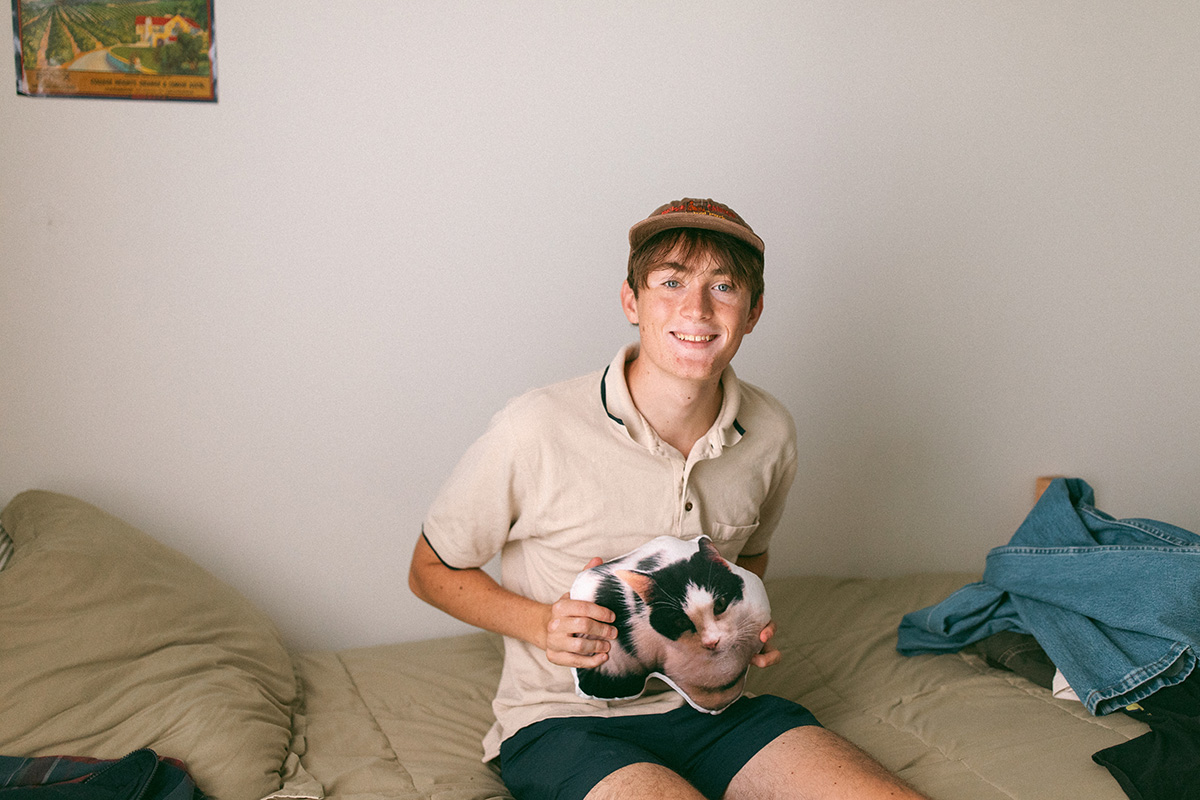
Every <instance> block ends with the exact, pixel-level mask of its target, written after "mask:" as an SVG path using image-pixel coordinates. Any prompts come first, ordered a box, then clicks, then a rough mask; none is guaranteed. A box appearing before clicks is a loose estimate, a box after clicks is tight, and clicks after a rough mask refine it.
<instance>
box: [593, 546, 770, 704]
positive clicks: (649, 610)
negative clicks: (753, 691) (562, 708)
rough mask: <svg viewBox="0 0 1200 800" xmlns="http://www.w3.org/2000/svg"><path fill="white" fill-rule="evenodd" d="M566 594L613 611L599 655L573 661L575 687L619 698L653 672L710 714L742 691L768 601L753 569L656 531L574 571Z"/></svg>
mask: <svg viewBox="0 0 1200 800" xmlns="http://www.w3.org/2000/svg"><path fill="white" fill-rule="evenodd" d="M571 597H573V598H575V599H577V600H588V601H591V602H593V603H596V604H598V605H602V606H604V607H605V608H608V609H611V610H612V612H613V613H614V614H616V615H617V619H616V622H615V623H614V625H615V626H616V628H617V638H616V639H615V640H614V641H613V643H612V649H611V650H610V651H609V657H608V660H607V661H605V662H604V663H603V664H601V665H600V666H599V667H595V668H593V669H583V668H573V669H572V670H571V671H572V672H573V673H574V675H575V691H576V692H577V693H578V694H579V695H580V696H581V697H587V698H590V699H594V700H627V699H630V698H633V697H638V696H640V695H641V694H642V692H644V691H645V689H646V681H647V680H649V679H650V677H651V676H655V677H659V678H662V679H663V680H664V681H666V682H667V683H668V684H669V685H670V686H671V687H672V688H674V689H675V690H676V691H677V692H679V693H680V694H681V695H683V697H684V698H685V699H686V700H687V701H688V703H690V704H691V705H692V707H694V708H695V709H697V710H698V711H703V712H705V713H708V714H719V713H720V712H722V711H724V710H725V709H726V708H727V707H728V706H729V705H730V704H731V703H733V701H734V700H737V699H738V698H739V697H741V695H742V691H743V690H744V688H745V685H746V672H747V669H748V667H749V664H750V658H751V657H752V656H753V655H754V654H755V653H758V652H759V651H760V650H762V641H761V640H760V639H759V634H760V633H761V632H762V629H763V628H765V627H766V626H767V623H768V622H770V620H771V604H770V601H769V600H767V591H766V589H765V588H764V587H763V582H762V580H761V579H759V577H758V576H757V575H755V574H754V573H752V572H750V571H748V570H745V569H743V568H741V567H739V566H737V565H736V564H734V563H732V562H730V561H727V560H725V559H724V558H722V557H721V554H720V553H718V552H717V548H716V547H714V546H713V543H712V542H711V541H710V540H709V539H708V537H706V536H701V537H700V538H699V539H693V540H690V541H684V540H681V539H676V538H674V537H671V536H660V537H658V538H657V539H654V540H652V541H650V542H647V543H646V544H644V545H642V546H641V547H639V548H637V549H636V550H633V551H632V552H630V553H627V554H625V555H623V556H621V557H619V558H615V559H613V560H612V561H607V562H605V563H603V564H601V565H600V566H597V567H593V568H591V569H587V570H584V571H583V572H581V573H579V575H578V576H577V577H576V578H575V582H574V583H573V584H572V586H571Z"/></svg>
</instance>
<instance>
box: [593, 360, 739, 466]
mask: <svg viewBox="0 0 1200 800" xmlns="http://www.w3.org/2000/svg"><path fill="white" fill-rule="evenodd" d="M638 351H639V346H638V345H637V344H636V343H635V344H630V345H626V346H625V347H622V348H621V349H620V351H618V352H617V355H616V356H615V357H614V358H613V360H612V362H611V363H610V364H609V365H608V367H607V368H606V369H605V370H604V374H603V375H602V376H601V378H600V404H601V406H602V407H603V409H604V413H605V414H607V415H608V419H609V421H610V422H611V423H612V424H613V425H614V426H617V427H619V428H620V429H621V430H622V431H623V432H624V433H625V435H627V436H629V438H630V439H633V441H635V442H637V443H638V444H640V445H641V446H642V447H645V448H647V449H649V450H660V449H661V448H662V447H663V446H664V445H663V443H662V441H661V440H660V439H659V438H658V434H657V433H655V432H654V429H653V428H651V427H650V423H648V422H647V421H646V418H645V417H643V416H642V415H641V412H639V411H638V410H637V406H635V405H634V403H633V396H632V395H630V394H629V384H628V383H627V382H626V380H625V365H626V364H627V363H629V362H630V361H632V360H633V359H635V358H637V355H638ZM721 388H722V390H723V396H722V398H721V410H720V411H719V412H717V419H716V422H714V423H713V425H712V427H711V428H709V430H708V433H707V434H706V435H705V440H706V441H707V442H708V444H709V448H708V451H709V452H708V457H709V458H713V457H715V456H718V455H720V453H721V449H722V448H724V447H730V446H732V445H734V444H737V443H738V441H740V440H741V438H742V436H743V435H745V433H746V431H745V429H744V428H743V427H742V426H741V424H739V423H738V420H737V413H738V409H739V408H740V407H741V402H742V389H741V383H740V382H739V381H738V379H737V375H735V374H734V372H733V367H732V366H727V367H725V371H724V372H722V373H721ZM684 456H685V457H686V456H687V453H684Z"/></svg>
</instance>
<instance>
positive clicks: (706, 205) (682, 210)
mask: <svg viewBox="0 0 1200 800" xmlns="http://www.w3.org/2000/svg"><path fill="white" fill-rule="evenodd" d="M667 214H707V215H708V216H710V217H721V218H722V219H727V220H729V221H730V222H735V223H737V224H738V225H743V226H745V227H750V226H749V225H746V222H745V220H743V219H742V218H741V217H739V216H738V215H737V214H736V213H735V212H734V211H733V210H732V209H730V208H727V207H725V206H723V205H721V204H720V203H716V202H714V201H712V200H703V201H701V200H681V201H680V202H679V203H678V204H668V205H667V206H665V207H664V208H662V209H661V210H660V211H659V212H658V215H659V216H664V217H665V216H666V215H667Z"/></svg>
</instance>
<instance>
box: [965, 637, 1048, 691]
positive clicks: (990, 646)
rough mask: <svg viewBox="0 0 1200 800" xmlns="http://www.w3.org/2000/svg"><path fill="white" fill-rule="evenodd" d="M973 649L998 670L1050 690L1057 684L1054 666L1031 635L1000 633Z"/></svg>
mask: <svg viewBox="0 0 1200 800" xmlns="http://www.w3.org/2000/svg"><path fill="white" fill-rule="evenodd" d="M971 648H972V649H973V650H974V651H975V652H977V653H979V654H980V655H981V656H983V657H984V659H985V660H986V661H987V663H988V664H989V665H991V666H993V667H995V668H997V669H1007V670H1010V671H1012V672H1015V673H1017V674H1018V675H1020V676H1021V677H1023V678H1028V679H1029V680H1031V681H1033V682H1034V683H1036V684H1037V685H1038V686H1042V687H1044V688H1046V689H1049V688H1051V687H1052V686H1053V684H1054V673H1055V668H1054V664H1053V663H1051V661H1050V658H1049V656H1047V655H1046V651H1045V650H1043V649H1042V646H1041V645H1040V644H1038V641H1037V639H1035V638H1033V636H1031V635H1030V634H1028V633H1017V632H1016V631H1000V632H999V633H994V634H992V635H991V636H989V637H987V638H986V639H981V640H980V641H978V642H976V643H975V644H973V645H971Z"/></svg>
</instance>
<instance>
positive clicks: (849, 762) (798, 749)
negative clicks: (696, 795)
mask: <svg viewBox="0 0 1200 800" xmlns="http://www.w3.org/2000/svg"><path fill="white" fill-rule="evenodd" d="M772 798H778V800H843V799H844V800H875V799H876V798H879V799H880V800H882V798H893V799H894V800H924V795H921V794H918V793H917V792H916V791H914V790H913V789H912V788H910V787H909V786H907V785H906V784H905V783H904V782H903V781H902V780H900V779H899V778H897V777H896V776H895V775H892V774H891V773H890V772H888V771H887V770H886V769H884V768H883V766H882V765H881V764H879V763H878V762H876V761H875V760H874V759H872V758H871V757H870V756H868V755H867V754H866V753H864V752H863V751H861V750H859V749H858V748H857V747H855V746H854V745H853V744H851V743H850V742H848V741H846V740H845V739H843V738H842V737H840V736H838V735H837V734H836V733H833V732H832V731H829V730H827V729H825V728H818V727H815V726H813V727H805V728H794V729H792V730H790V731H788V732H787V733H785V734H783V735H781V736H779V737H778V738H776V739H775V740H774V741H772V742H771V743H770V744H768V745H767V746H766V747H764V748H763V749H762V750H759V751H758V754H757V755H755V756H754V758H752V759H750V761H749V762H747V763H746V766H744V767H742V769H741V771H740V772H738V774H737V775H735V776H734V777H733V781H732V782H731V783H730V784H729V788H728V790H726V792H725V800H771V799H772Z"/></svg>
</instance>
